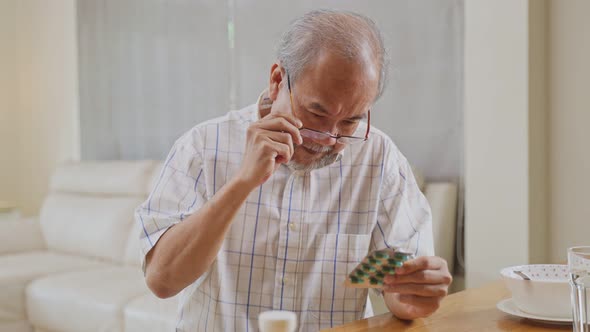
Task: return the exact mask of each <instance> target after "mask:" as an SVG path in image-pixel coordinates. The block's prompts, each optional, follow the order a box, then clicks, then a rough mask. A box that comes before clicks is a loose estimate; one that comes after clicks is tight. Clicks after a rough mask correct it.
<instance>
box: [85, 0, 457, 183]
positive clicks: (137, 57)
mask: <svg viewBox="0 0 590 332" xmlns="http://www.w3.org/2000/svg"><path fill="white" fill-rule="evenodd" d="M316 8H337V9H347V10H352V11H356V12H360V13H363V14H366V15H368V16H369V17H371V18H372V19H374V20H375V21H376V23H377V25H378V26H379V27H380V28H381V30H382V32H383V35H384V38H385V42H386V47H387V49H388V51H389V54H390V57H391V64H392V66H391V70H390V73H391V75H390V81H389V85H388V87H387V90H386V92H385V94H384V96H383V97H382V98H381V99H380V100H379V102H378V103H377V105H376V106H375V109H374V111H373V112H372V115H373V117H372V119H373V120H374V124H375V126H376V127H378V128H380V129H382V130H383V131H385V132H386V133H388V134H389V135H390V136H391V137H392V138H393V139H394V141H395V142H396V143H397V145H398V146H399V147H400V149H401V150H402V151H403V153H404V154H405V155H406V156H407V157H408V159H409V160H410V162H411V163H412V164H413V165H414V166H415V167H417V168H418V169H420V170H422V171H423V172H424V173H425V174H426V176H427V177H429V178H431V179H432V178H437V179H438V178H444V179H458V178H460V177H461V173H462V163H463V158H462V151H463V121H462V119H463V112H462V94H463V91H462V68H463V59H462V47H463V1H460V0H378V1H372V0H371V1H355V0H346V1H341V0H338V1H336V0H333V1H325V0H320V1H318V0H299V1H284V0H280V1H279V0H255V1H254V0H228V1H219V0H217V1H216V0H168V1H164V0H78V25H79V33H78V38H79V54H80V59H79V61H80V62H79V63H80V98H81V100H80V105H81V137H82V142H81V143H82V157H83V159H143V158H153V159H162V158H164V157H165V155H166V153H167V152H168V150H169V149H170V146H171V145H172V143H173V142H174V140H175V139H176V138H177V137H179V136H180V135H181V134H182V133H183V132H184V131H186V130H188V129H189V128H190V127H192V126H193V125H195V124H197V123H199V122H201V121H204V120H207V119H209V118H212V117H215V116H219V115H222V114H224V113H226V112H227V111H228V110H230V109H231V108H240V107H243V106H245V105H248V104H251V103H254V102H255V101H256V98H257V96H258V94H259V93H260V91H261V90H262V89H264V88H265V87H266V86H267V84H268V76H269V72H270V66H271V64H272V63H273V61H274V60H275V45H276V43H277V41H278V39H279V37H280V35H281V33H282V32H283V31H284V30H285V29H286V27H287V26H288V23H289V22H290V21H291V20H292V19H293V18H295V17H297V16H300V15H302V14H303V13H305V12H307V11H309V10H311V9H316Z"/></svg>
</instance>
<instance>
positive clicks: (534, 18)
mask: <svg viewBox="0 0 590 332" xmlns="http://www.w3.org/2000/svg"><path fill="white" fill-rule="evenodd" d="M547 14H548V13H547V1H545V0H534V1H529V57H528V58H529V64H528V68H529V99H528V102H529V167H528V170H529V190H528V192H529V262H530V263H547V262H548V259H549V246H548V245H547V244H548V243H549V229H548V228H549V226H548V222H549V204H548V203H549V200H548V196H549V190H548V188H549V178H548V176H549V157H548V156H549V147H548V145H549V144H548V143H549V131H548V121H547V120H548V116H549V115H548V112H549V105H548V102H549V97H548V94H549V90H548V78H547V72H548V69H547V66H548V55H547V53H548V38H547V31H548V22H547Z"/></svg>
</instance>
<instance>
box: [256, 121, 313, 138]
mask: <svg viewBox="0 0 590 332" xmlns="http://www.w3.org/2000/svg"><path fill="white" fill-rule="evenodd" d="M255 126H256V127H258V128H260V129H264V130H269V131H277V132H287V133H289V134H291V137H292V138H293V142H294V143H296V144H301V143H303V138H302V137H301V134H300V133H299V127H301V126H299V127H298V126H296V125H294V124H293V123H291V122H290V121H289V120H288V119H286V118H285V117H282V116H273V117H272V118H268V119H266V118H265V119H264V120H261V121H259V122H258V123H256V125H255Z"/></svg>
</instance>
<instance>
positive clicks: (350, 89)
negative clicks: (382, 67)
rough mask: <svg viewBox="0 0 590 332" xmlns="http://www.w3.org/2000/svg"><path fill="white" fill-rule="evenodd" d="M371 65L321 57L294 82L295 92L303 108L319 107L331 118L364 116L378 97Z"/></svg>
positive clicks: (377, 80)
mask: <svg viewBox="0 0 590 332" xmlns="http://www.w3.org/2000/svg"><path fill="white" fill-rule="evenodd" d="M374 67H375V66H374V65H373V64H372V63H363V62H358V61H351V60H349V59H343V58H341V57H338V56H334V55H329V54H323V55H321V56H320V57H319V59H318V61H316V63H315V64H313V65H310V66H308V68H307V69H306V70H305V71H303V73H302V74H301V75H300V77H299V78H298V80H297V85H296V88H295V91H294V93H295V94H296V99H298V100H299V101H300V102H301V103H302V104H304V106H306V107H307V106H311V105H315V106H322V108H323V109H324V110H325V111H327V113H329V114H330V115H334V116H356V115H361V114H364V113H366V111H367V110H368V109H369V108H370V107H371V105H372V103H373V101H374V100H375V97H376V96H377V90H378V83H379V75H378V71H376V70H375V68H374Z"/></svg>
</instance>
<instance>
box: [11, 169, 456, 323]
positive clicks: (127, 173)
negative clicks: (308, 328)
mask: <svg viewBox="0 0 590 332" xmlns="http://www.w3.org/2000/svg"><path fill="white" fill-rule="evenodd" d="M160 165H161V164H160V163H159V162H156V161H137V162H124V161H116V162H85V163H70V164H65V165H62V166H60V167H59V168H58V169H57V170H56V171H55V173H54V175H53V177H52V179H51V185H50V192H49V195H48V196H47V198H46V199H45V202H44V204H43V208H42V210H41V213H40V215H39V217H38V218H32V219H26V220H17V221H14V222H10V221H7V222H2V223H0V332H20V331H38V332H41V331H52V332H90V331H112V332H114V331H121V332H122V331H126V332H127V331H129V332H130V331H134V332H135V331H137V332H140V331H141V332H146V331H173V330H174V326H175V321H176V317H175V316H176V307H177V299H176V298H171V299H166V300H160V299H158V298H156V297H155V296H153V295H152V294H151V293H150V291H149V290H148V288H147V287H146V285H145V282H144V278H143V275H142V272H141V268H140V265H139V264H140V263H139V262H140V259H139V241H138V235H139V232H140V229H139V227H138V225H136V223H135V222H134V220H133V211H134V209H135V208H136V207H137V206H138V205H139V204H140V203H141V202H142V201H144V200H145V198H146V197H147V195H148V193H149V190H150V188H151V186H152V183H154V181H155V180H156V179H157V177H158V175H159V169H160V167H161V166H160ZM424 191H425V193H426V195H427V197H428V199H429V200H430V203H431V205H432V206H433V215H434V221H435V239H436V240H435V241H436V249H437V251H438V252H439V254H442V255H443V256H445V255H446V256H447V259H452V256H453V249H454V222H455V220H454V219H455V205H456V196H457V195H456V187H455V186H454V185H453V184H450V183H432V184H426V186H425V187H424ZM377 301H378V300H377ZM374 306H375V307H376V308H377V311H379V310H383V309H382V308H381V309H379V304H374Z"/></svg>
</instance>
